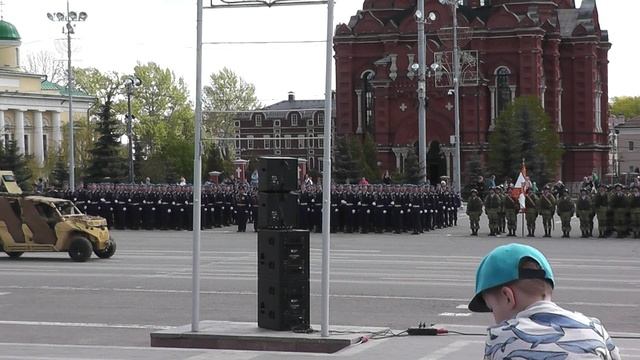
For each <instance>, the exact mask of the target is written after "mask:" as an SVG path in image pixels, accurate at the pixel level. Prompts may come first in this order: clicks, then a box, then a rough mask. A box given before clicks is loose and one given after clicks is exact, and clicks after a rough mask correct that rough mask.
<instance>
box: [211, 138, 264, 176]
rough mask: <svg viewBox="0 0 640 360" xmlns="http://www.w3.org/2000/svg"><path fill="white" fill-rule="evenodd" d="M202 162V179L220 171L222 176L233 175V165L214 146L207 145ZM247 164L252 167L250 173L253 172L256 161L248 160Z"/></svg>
mask: <svg viewBox="0 0 640 360" xmlns="http://www.w3.org/2000/svg"><path fill="white" fill-rule="evenodd" d="M203 161H204V164H203V166H202V168H203V169H204V171H203V172H202V173H203V174H202V176H203V177H204V178H207V177H208V174H209V172H211V171H220V172H221V173H222V174H223V176H228V175H229V174H232V173H233V163H232V162H231V159H229V158H227V157H225V156H224V154H223V153H222V151H221V149H220V148H219V147H218V146H217V145H216V144H209V145H208V146H207V147H206V151H205V154H204V156H203ZM249 164H250V165H251V166H252V168H251V169H250V171H253V169H254V168H256V167H257V165H256V164H257V159H256V160H255V161H253V159H252V160H250V162H249Z"/></svg>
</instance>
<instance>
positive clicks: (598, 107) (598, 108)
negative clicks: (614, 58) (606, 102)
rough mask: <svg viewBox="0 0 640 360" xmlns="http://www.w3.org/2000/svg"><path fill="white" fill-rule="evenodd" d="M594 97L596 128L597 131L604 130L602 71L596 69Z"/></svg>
mask: <svg viewBox="0 0 640 360" xmlns="http://www.w3.org/2000/svg"><path fill="white" fill-rule="evenodd" d="M594 95H595V96H594V99H593V103H594V104H593V105H594V106H593V112H594V119H593V120H594V125H595V126H594V130H595V132H597V133H601V132H602V82H601V81H600V72H599V71H597V70H596V86H595V94H594Z"/></svg>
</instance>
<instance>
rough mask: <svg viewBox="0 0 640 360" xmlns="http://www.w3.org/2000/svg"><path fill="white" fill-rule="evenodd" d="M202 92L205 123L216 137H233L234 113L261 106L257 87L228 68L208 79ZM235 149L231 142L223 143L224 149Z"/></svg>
mask: <svg viewBox="0 0 640 360" xmlns="http://www.w3.org/2000/svg"><path fill="white" fill-rule="evenodd" d="M203 92H204V94H203V109H204V111H205V114H204V120H205V123H206V128H207V130H208V132H209V133H211V134H212V136H213V137H218V138H231V137H234V121H233V118H234V113H235V112H238V111H245V110H255V109H257V108H259V107H261V104H260V102H259V101H258V98H257V97H256V89H255V86H254V85H253V84H250V83H248V82H246V81H245V80H244V79H242V78H241V77H240V76H238V75H237V74H236V73H234V72H233V71H232V70H231V69H229V68H226V67H225V68H223V69H222V70H220V71H218V72H217V73H213V74H211V75H210V76H209V85H207V86H205V87H204V91H203ZM232 146H233V145H232V142H225V143H224V147H227V148H229V147H232Z"/></svg>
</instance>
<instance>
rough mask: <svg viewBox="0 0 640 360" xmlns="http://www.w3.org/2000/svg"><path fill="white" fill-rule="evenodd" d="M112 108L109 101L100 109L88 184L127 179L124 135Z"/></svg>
mask: <svg viewBox="0 0 640 360" xmlns="http://www.w3.org/2000/svg"><path fill="white" fill-rule="evenodd" d="M111 106H112V102H111V100H107V101H105V103H104V105H102V108H101V109H100V113H99V116H100V119H99V120H98V123H97V133H98V140H97V141H96V143H95V144H94V146H93V148H92V149H91V150H90V152H91V161H90V163H89V167H88V168H87V179H86V180H87V182H101V181H105V180H106V179H110V181H114V182H118V181H124V180H125V179H126V175H127V161H126V159H125V157H124V156H123V151H122V146H121V144H120V140H119V139H120V136H121V135H122V134H121V133H120V130H119V128H120V126H119V124H118V121H117V120H116V118H115V116H114V114H113V109H112V107H111Z"/></svg>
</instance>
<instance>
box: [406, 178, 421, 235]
mask: <svg viewBox="0 0 640 360" xmlns="http://www.w3.org/2000/svg"><path fill="white" fill-rule="evenodd" d="M409 201H410V204H411V209H410V210H411V230H412V234H414V235H418V234H422V211H423V210H422V208H423V207H424V205H423V203H422V197H421V196H420V193H419V192H418V188H417V187H414V188H413V190H412V192H411V194H410V200H409Z"/></svg>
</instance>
